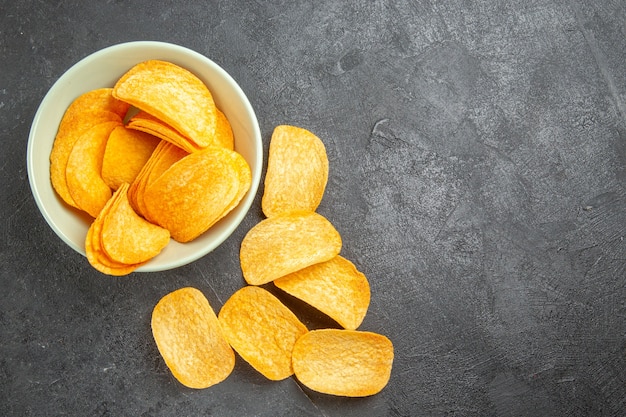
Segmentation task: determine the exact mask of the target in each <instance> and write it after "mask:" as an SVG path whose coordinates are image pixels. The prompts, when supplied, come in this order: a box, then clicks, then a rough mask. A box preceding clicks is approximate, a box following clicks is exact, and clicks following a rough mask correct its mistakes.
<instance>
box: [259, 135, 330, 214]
mask: <svg viewBox="0 0 626 417" xmlns="http://www.w3.org/2000/svg"><path fill="white" fill-rule="evenodd" d="M327 182H328V157H327V155H326V148H325V147H324V143H323V142H322V141H321V140H320V139H319V138H318V137H317V136H315V135H314V134H313V133H311V132H309V131H308V130H306V129H303V128H300V127H296V126H288V125H281V126H276V128H275V129H274V132H273V133H272V138H271V140H270V147H269V157H268V162H267V172H266V175H265V189H264V191H263V198H262V200H261V207H262V209H263V213H264V214H265V215H266V216H267V217H271V216H275V215H278V214H287V213H290V212H294V211H303V210H310V211H315V210H316V209H317V207H318V206H319V204H320V202H321V201H322V197H323V195H324V190H325V189H326V183H327Z"/></svg>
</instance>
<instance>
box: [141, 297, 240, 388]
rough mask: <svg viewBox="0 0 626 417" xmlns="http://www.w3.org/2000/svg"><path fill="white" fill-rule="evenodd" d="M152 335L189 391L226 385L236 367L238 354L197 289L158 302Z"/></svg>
mask: <svg viewBox="0 0 626 417" xmlns="http://www.w3.org/2000/svg"><path fill="white" fill-rule="evenodd" d="M152 334H153V336H154V340H155V342H156V345H157V347H158V349H159V352H160V353H161V356H162V357H163V360H164V361H165V364H166V365H167V367H168V368H169V369H170V371H171V372H172V375H174V377H175V378H176V379H177V380H178V381H179V382H180V383H181V384H183V385H185V386H187V387H189V388H197V389H200V388H208V387H210V386H212V385H215V384H217V383H219V382H222V381H223V380H225V379H226V378H227V377H228V376H229V375H230V373H231V372H232V370H233V368H234V367H235V353H234V352H233V350H232V348H231V347H230V346H229V345H228V342H227V341H226V339H225V338H224V335H223V334H222V330H221V328H220V323H219V322H218V319H217V316H216V315H215V312H214V311H213V309H212V308H211V305H210V304H209V301H208V300H207V299H206V297H205V296H204V295H203V294H202V293H201V292H200V291H199V290H197V289H195V288H191V287H185V288H181V289H179V290H176V291H174V292H171V293H169V294H167V295H166V296H164V297H163V298H162V299H161V300H160V301H159V302H158V303H157V305H156V306H155V307H154V310H153V311H152Z"/></svg>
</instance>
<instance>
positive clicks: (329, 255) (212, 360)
mask: <svg viewBox="0 0 626 417" xmlns="http://www.w3.org/2000/svg"><path fill="white" fill-rule="evenodd" d="M327 180H328V158H327V155H326V150H325V147H324V145H323V143H322V141H321V140H320V139H319V138H317V137H316V136H315V135H314V134H312V133H311V132H309V131H307V130H305V129H302V128H299V127H294V126H286V125H283V126H278V127H276V128H275V130H274V132H273V135H272V138H271V142H270V148H269V159H268V166H267V173H266V177H265V189H264V194H263V198H262V209H263V213H264V214H265V216H266V218H265V219H264V220H262V221H261V222H259V223H258V224H257V225H255V226H254V227H253V228H252V229H250V230H249V231H248V233H247V234H246V236H245V237H244V239H243V241H242V244H241V250H240V262H241V270H242V273H243V277H244V279H245V280H246V282H247V283H248V284H249V285H247V286H244V287H243V288H241V289H240V290H238V291H237V292H235V293H234V294H233V295H232V296H231V297H230V298H229V299H228V300H227V301H226V302H225V303H224V305H223V306H222V308H221V310H220V311H219V314H218V315H217V319H216V314H215V312H214V311H213V309H212V308H211V307H210V306H209V303H208V301H207V300H206V298H205V297H204V296H203V295H202V294H201V293H200V292H199V291H198V290H197V289H193V288H182V289H179V290H177V291H174V292H173V293H170V294H168V295H166V296H165V297H164V298H163V299H162V300H161V301H160V302H159V303H158V304H157V306H156V307H155V309H154V311H153V314H152V330H153V335H154V338H155V341H156V344H157V346H158V349H159V351H160V352H161V355H162V356H163V358H164V360H165V362H166V364H167V366H168V367H169V368H170V370H171V371H172V374H173V375H174V376H175V377H176V378H177V379H178V380H179V381H180V382H181V383H182V384H184V385H186V386H188V387H192V388H205V387H209V386H211V385H214V384H216V383H218V382H220V381H222V380H224V379H225V378H226V377H227V376H228V375H229V374H230V373H231V372H232V370H233V367H234V359H233V350H234V351H236V352H237V353H238V354H239V356H241V357H242V358H243V359H244V360H245V361H246V362H248V363H249V364H250V365H251V366H252V367H253V368H254V369H256V370H257V371H258V372H260V373H261V374H262V375H264V376H265V377H266V378H268V379H270V380H282V379H285V378H288V377H290V376H291V375H295V377H296V378H297V379H298V380H299V381H300V382H301V383H302V384H303V385H305V386H306V387H308V388H309V389H312V390H315V391H318V392H322V393H326V394H332V395H338V396H347V397H363V396H369V395H374V394H376V393H378V392H380V391H381V390H382V389H383V388H384V387H385V386H386V385H387V383H388V381H389V378H390V375H391V367H392V363H393V358H394V352H393V345H392V343H391V341H390V340H389V339H388V338H387V337H385V336H383V335H380V334H377V333H372V332H367V331H361V330H358V327H359V326H360V325H361V323H362V321H363V319H364V317H365V315H366V313H367V309H368V307H369V303H370V287H369V283H368V281H367V279H366V277H365V275H364V274H363V273H361V272H360V271H358V269H357V268H356V267H355V265H354V264H353V263H352V262H350V261H349V260H348V259H345V258H344V257H342V256H341V255H340V254H339V253H340V251H341V248H342V240H341V236H340V235H339V233H338V232H337V230H336V229H335V228H334V227H333V225H332V224H331V223H330V222H329V221H328V220H327V219H326V218H324V217H323V216H322V215H320V214H319V213H317V212H316V210H317V208H318V206H319V204H320V202H321V199H322V196H323V194H324V190H325V187H326V183H327ZM270 283H273V285H274V286H275V287H277V288H279V289H280V290H282V291H284V292H286V293H288V294H290V295H292V296H294V297H296V298H298V299H300V300H302V301H304V302H306V303H307V304H309V305H311V306H312V307H314V308H316V309H317V310H319V311H321V312H322V313H324V314H326V315H327V316H329V317H330V318H332V319H334V320H335V321H336V322H337V324H338V325H339V326H338V327H340V328H329V329H319V330H309V329H307V327H306V326H305V325H304V324H303V323H302V322H301V321H300V319H299V318H298V317H297V316H296V315H295V314H294V313H293V312H292V311H291V310H290V309H289V308H288V307H287V306H285V305H284V304H283V303H282V302H281V301H280V299H279V298H277V297H276V296H275V295H274V294H272V292H270V291H269V290H268V289H266V288H264V287H263V285H266V284H267V285H271V284H270Z"/></svg>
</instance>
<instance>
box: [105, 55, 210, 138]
mask: <svg viewBox="0 0 626 417" xmlns="http://www.w3.org/2000/svg"><path fill="white" fill-rule="evenodd" d="M113 96H114V97H116V98H118V99H119V100H122V101H125V102H127V103H130V104H131V105H133V106H135V107H137V108H138V109H141V110H143V111H145V112H147V113H149V114H151V115H153V116H155V117H156V118H157V119H159V120H162V121H163V122H165V123H166V124H168V125H170V126H171V127H173V128H174V129H176V130H177V131H178V132H180V133H181V134H182V135H183V136H185V137H187V138H189V139H191V140H192V141H193V142H194V143H195V144H196V145H198V146H199V147H202V148H204V147H207V146H209V145H213V144H215V142H214V140H215V127H216V123H217V113H216V107H215V103H214V101H213V96H212V95H211V92H210V91H209V89H208V88H207V86H206V85H205V84H204V83H203V82H202V80H200V79H199V78H198V77H196V76H195V75H194V74H193V73H191V72H190V71H188V70H186V69H184V68H181V67H179V66H178V65H175V64H173V63H170V62H165V61H159V60H149V61H145V62H142V63H139V64H137V65H136V66H134V67H133V68H131V69H130V70H129V71H128V72H126V73H125V74H124V75H123V76H122V77H121V78H120V79H119V80H118V82H117V83H116V84H115V86H114V88H113Z"/></svg>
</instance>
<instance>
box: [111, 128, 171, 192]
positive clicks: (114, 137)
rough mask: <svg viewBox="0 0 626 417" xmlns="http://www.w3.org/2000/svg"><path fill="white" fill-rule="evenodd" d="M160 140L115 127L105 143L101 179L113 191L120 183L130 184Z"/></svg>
mask: <svg viewBox="0 0 626 417" xmlns="http://www.w3.org/2000/svg"><path fill="white" fill-rule="evenodd" d="M159 142H160V140H159V139H158V138H157V137H155V136H152V135H149V134H147V133H144V132H140V131H137V130H132V129H128V128H127V127H126V126H117V127H116V128H115V129H113V131H112V132H111V134H110V135H109V138H108V140H107V143H106V149H105V151H104V157H103V159H102V171H101V173H102V179H103V180H104V182H105V183H106V184H107V185H108V186H109V187H110V188H111V189H113V190H117V189H118V188H119V186H120V185H122V183H125V182H126V183H128V184H131V183H132V182H133V181H134V180H135V178H136V177H137V174H139V171H141V168H142V167H143V166H144V165H145V164H146V162H147V161H148V159H150V155H152V152H153V151H154V149H155V148H156V147H157V145H158V144H159Z"/></svg>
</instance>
